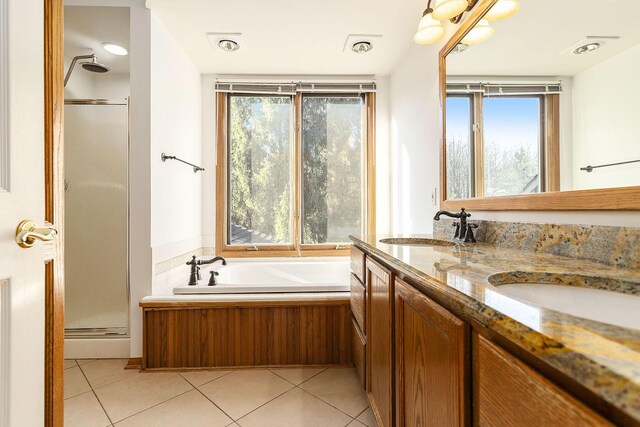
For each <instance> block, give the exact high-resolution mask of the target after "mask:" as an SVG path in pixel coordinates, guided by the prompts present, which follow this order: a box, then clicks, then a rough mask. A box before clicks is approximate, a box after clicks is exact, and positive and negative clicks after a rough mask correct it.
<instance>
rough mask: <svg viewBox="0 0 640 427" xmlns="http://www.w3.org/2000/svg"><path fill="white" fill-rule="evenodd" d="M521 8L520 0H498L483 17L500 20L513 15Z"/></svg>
mask: <svg viewBox="0 0 640 427" xmlns="http://www.w3.org/2000/svg"><path fill="white" fill-rule="evenodd" d="M519 8H520V3H519V2H518V0H498V2H497V3H496V4H494V5H493V7H491V9H489V11H488V12H487V13H486V14H485V15H484V17H483V18H484V19H487V20H489V21H499V20H500V19H505V18H508V17H510V16H512V15H513V14H514V13H516V12H517V11H518V9H519Z"/></svg>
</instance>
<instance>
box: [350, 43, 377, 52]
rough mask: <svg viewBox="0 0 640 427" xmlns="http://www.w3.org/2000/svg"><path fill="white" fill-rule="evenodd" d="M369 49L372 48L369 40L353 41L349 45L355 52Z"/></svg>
mask: <svg viewBox="0 0 640 427" xmlns="http://www.w3.org/2000/svg"><path fill="white" fill-rule="evenodd" d="M371 49H373V45H372V44H371V43H370V42H367V41H359V42H355V43H354V44H353V45H352V46H351V50H352V51H354V52H355V53H367V52H369V51H370V50H371Z"/></svg>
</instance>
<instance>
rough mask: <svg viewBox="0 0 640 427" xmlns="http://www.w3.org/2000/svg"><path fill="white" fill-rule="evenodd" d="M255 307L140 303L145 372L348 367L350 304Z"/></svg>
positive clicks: (265, 304) (263, 304)
mask: <svg viewBox="0 0 640 427" xmlns="http://www.w3.org/2000/svg"><path fill="white" fill-rule="evenodd" d="M255 303H256V302H255V301H254V302H248V303H239V302H235V303H233V304H232V305H230V304H229V303H223V304H219V305H216V304H215V303H209V304H207V305H203V304H202V303H199V304H198V305H197V306H195V307H189V306H188V305H187V304H185V303H182V304H180V305H177V306H171V305H167V304H166V303H165V304H159V305H156V306H154V304H153V303H143V304H141V306H142V307H143V310H144V349H143V350H144V357H143V369H179V368H213V367H250V366H287V365H351V363H352V356H351V310H350V308H349V300H345V301H329V302H327V301H322V302H317V301H311V302H309V301H307V302H305V301H291V302H289V301H288V302H261V305H256V304H255ZM196 304H197V303H196Z"/></svg>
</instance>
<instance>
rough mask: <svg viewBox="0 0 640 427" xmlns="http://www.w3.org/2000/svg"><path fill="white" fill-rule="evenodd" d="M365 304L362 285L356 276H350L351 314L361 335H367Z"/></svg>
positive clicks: (364, 291) (364, 292)
mask: <svg viewBox="0 0 640 427" xmlns="http://www.w3.org/2000/svg"><path fill="white" fill-rule="evenodd" d="M365 303H366V290H365V287H364V286H362V283H360V281H359V280H358V278H357V277H356V276H354V275H353V274H352V275H351V312H352V313H353V317H355V319H356V320H357V321H358V326H360V329H361V330H362V332H363V333H365V334H366V333H367V330H366V329H365V327H364V325H365V322H364V319H365V317H364V316H365V306H366V305H365Z"/></svg>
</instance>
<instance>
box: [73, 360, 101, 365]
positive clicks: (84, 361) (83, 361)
mask: <svg viewBox="0 0 640 427" xmlns="http://www.w3.org/2000/svg"><path fill="white" fill-rule="evenodd" d="M96 360H98V359H76V362H77V363H78V365H84V364H85V363H91V362H95V361H96Z"/></svg>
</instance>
